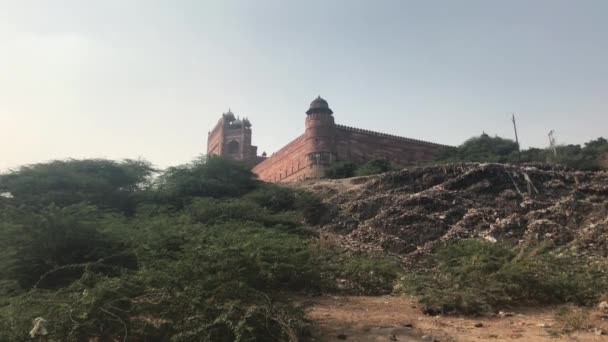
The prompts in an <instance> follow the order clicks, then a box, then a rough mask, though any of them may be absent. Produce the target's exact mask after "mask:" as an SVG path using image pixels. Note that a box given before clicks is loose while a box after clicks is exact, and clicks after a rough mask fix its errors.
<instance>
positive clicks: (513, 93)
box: [0, 0, 608, 170]
mask: <svg viewBox="0 0 608 342" xmlns="http://www.w3.org/2000/svg"><path fill="white" fill-rule="evenodd" d="M0 46H1V49H0V170H2V169H6V168H9V167H15V166H18V165H21V164H26V163H34V162H41V161H46V160H50V159H57V158H68V157H75V158H83V157H105V158H138V157H142V158H145V159H148V160H150V161H151V162H153V163H154V164H155V165H157V166H160V167H165V166H168V165H175V164H179V163H184V162H187V161H189V160H190V159H192V158H193V157H194V156H196V155H197V154H200V153H202V152H204V151H205V148H206V139H207V132H208V131H209V130H210V129H211V128H212V126H213V125H214V124H215V123H216V122H217V119H218V118H219V116H220V114H221V113H222V112H224V111H226V110H227V109H228V107H230V108H231V109H232V111H233V112H235V113H236V114H237V115H241V116H247V117H249V118H250V119H251V121H252V123H253V142H254V144H256V145H258V146H259V151H260V153H261V152H262V151H267V152H269V153H270V152H273V151H275V150H277V149H278V148H280V147H281V146H282V145H284V144H285V143H286V142H288V141H290V140H291V139H293V138H294V137H296V136H297V135H299V134H300V133H302V132H303V130H304V118H305V114H304V112H305V111H306V109H307V107H308V104H309V103H310V101H311V100H313V99H314V98H315V97H316V96H317V95H319V94H320V95H321V96H322V97H324V98H325V99H327V100H328V102H329V104H330V106H331V108H332V109H333V110H334V116H335V117H336V121H337V122H339V123H342V124H346V125H349V126H357V127H363V128H367V129H371V130H378V131H383V132H388V133H392V134H397V135H403V136H407V137H413V138H418V139H424V140H430V141H434V142H439V143H444V144H454V145H455V144H459V143H461V142H462V141H463V140H465V139H466V138H468V137H470V136H472V135H477V134H480V133H481V132H482V131H486V132H487V133H489V134H498V135H501V136H508V137H511V136H512V127H511V124H510V113H511V112H515V113H516V116H517V118H518V123H519V126H520V127H519V129H520V139H521V141H522V145H524V146H530V145H532V146H539V147H542V146H545V145H546V144H547V133H548V131H549V130H550V129H555V131H556V137H557V140H558V142H561V143H582V142H584V141H587V140H590V139H593V138H597V137H598V136H602V135H603V136H608V1H605V0H597V1H590V0H589V1H586V0H580V1H571V0H568V1H559V0H544V1H540V0H538V1H533V0H521V1H514V0H509V1H488V0H479V1H466V0H458V1H455V0H454V1H452V0H444V1H429V0H420V1H406V0H395V1H389V0H386V1H382V0H374V1H372V0H368V1H354V0H343V1H333V0H319V1H310V0H307V1H286V0H276V1H269V0H268V1H267V0H242V1H227V0H217V1H205V0H192V1H177V0H171V1H170V0H167V1H152V0H141V1H135V0H133V1H130V0H99V1H93V0H87V1H85V0H74V1H66V0H52V1H51V0H40V1H28V0H0Z"/></svg>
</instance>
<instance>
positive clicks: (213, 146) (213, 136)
mask: <svg viewBox="0 0 608 342" xmlns="http://www.w3.org/2000/svg"><path fill="white" fill-rule="evenodd" d="M222 135H223V127H222V125H221V124H220V123H218V124H217V125H216V126H215V127H214V128H213V130H212V131H211V132H210V133H209V136H208V137H207V154H215V155H221V154H222Z"/></svg>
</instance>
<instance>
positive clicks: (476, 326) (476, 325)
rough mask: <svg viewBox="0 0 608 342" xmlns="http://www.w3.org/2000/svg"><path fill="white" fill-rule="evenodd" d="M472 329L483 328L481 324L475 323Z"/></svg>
mask: <svg viewBox="0 0 608 342" xmlns="http://www.w3.org/2000/svg"><path fill="white" fill-rule="evenodd" d="M474 327H475V328H481V327H483V323H481V322H477V323H475V325H474Z"/></svg>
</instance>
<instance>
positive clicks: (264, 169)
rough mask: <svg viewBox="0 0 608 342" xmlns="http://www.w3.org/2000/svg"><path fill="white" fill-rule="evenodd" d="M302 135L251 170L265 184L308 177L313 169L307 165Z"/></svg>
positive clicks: (306, 152) (306, 151)
mask: <svg viewBox="0 0 608 342" xmlns="http://www.w3.org/2000/svg"><path fill="white" fill-rule="evenodd" d="M308 153H309V151H308V150H307V148H306V145H305V139H304V134H302V135H300V136H299V137H297V138H296V139H295V140H293V141H292V142H290V143H289V144H287V145H285V146H284V147H283V148H281V149H280V150H278V151H277V152H275V153H273V154H272V155H271V156H269V157H268V158H266V160H264V161H263V162H261V163H259V164H258V165H256V166H255V167H254V168H253V173H255V174H256V175H257V176H258V177H259V179H261V180H263V181H265V182H287V181H292V180H297V179H304V178H306V177H308V176H309V175H310V174H311V172H312V171H313V168H312V167H310V165H308V162H307V159H306V154H308Z"/></svg>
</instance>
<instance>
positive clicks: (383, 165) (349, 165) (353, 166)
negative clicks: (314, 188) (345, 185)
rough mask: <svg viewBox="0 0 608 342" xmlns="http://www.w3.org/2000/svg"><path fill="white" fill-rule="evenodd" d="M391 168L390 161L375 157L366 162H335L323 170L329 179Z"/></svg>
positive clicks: (376, 172)
mask: <svg viewBox="0 0 608 342" xmlns="http://www.w3.org/2000/svg"><path fill="white" fill-rule="evenodd" d="M391 170H393V166H392V165H391V162H389V161H388V160H383V159H375V160H371V161H368V162H366V163H354V162H336V163H333V164H331V165H330V166H329V167H328V168H327V169H326V171H325V177H327V178H331V179H340V178H350V177H355V176H371V175H376V174H379V173H383V172H388V171H391Z"/></svg>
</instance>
